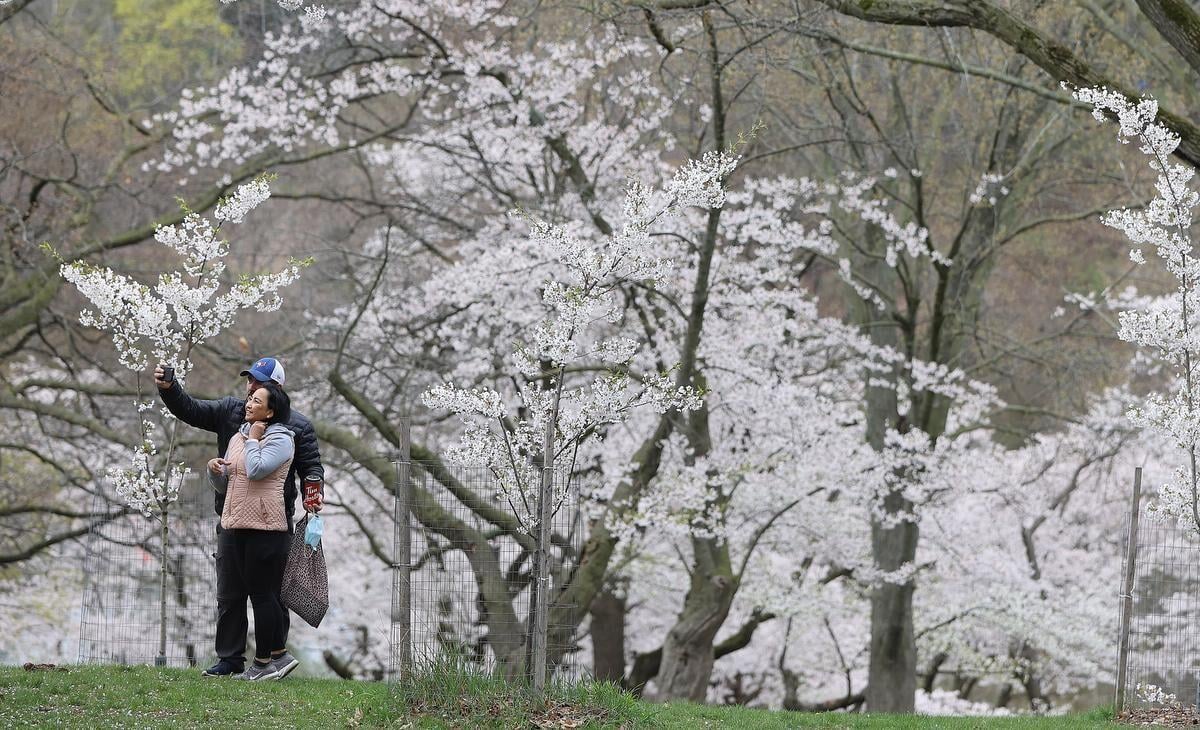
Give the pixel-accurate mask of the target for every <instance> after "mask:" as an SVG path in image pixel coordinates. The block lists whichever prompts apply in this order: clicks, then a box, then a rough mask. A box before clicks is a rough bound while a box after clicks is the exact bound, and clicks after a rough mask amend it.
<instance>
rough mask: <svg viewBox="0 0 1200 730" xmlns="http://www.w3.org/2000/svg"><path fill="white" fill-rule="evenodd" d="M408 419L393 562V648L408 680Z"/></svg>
mask: <svg viewBox="0 0 1200 730" xmlns="http://www.w3.org/2000/svg"><path fill="white" fill-rule="evenodd" d="M410 437H411V434H410V421H409V419H408V417H407V416H405V417H404V418H403V419H402V420H401V422H400V457H399V461H397V462H396V514H395V516H394V520H395V523H396V531H395V546H396V555H395V558H394V560H393V563H392V567H393V569H395V577H394V578H393V584H392V599H393V600H392V641H393V646H392V651H393V663H394V665H395V671H396V678H397V679H400V680H407V679H408V678H409V673H410V672H411V671H412V531H411V524H412V523H411V518H410V510H411V496H412V495H411V492H412V449H411V448H410V446H409V444H410Z"/></svg>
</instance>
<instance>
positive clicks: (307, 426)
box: [292, 413, 325, 484]
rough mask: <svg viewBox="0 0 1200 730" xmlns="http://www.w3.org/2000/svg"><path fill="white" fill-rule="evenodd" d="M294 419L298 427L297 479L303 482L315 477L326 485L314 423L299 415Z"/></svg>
mask: <svg viewBox="0 0 1200 730" xmlns="http://www.w3.org/2000/svg"><path fill="white" fill-rule="evenodd" d="M292 418H293V421H294V422H295V425H296V430H295V434H296V479H297V480H299V481H301V482H303V481H304V477H313V476H315V477H317V478H318V479H320V480H321V482H322V484H324V482H325V468H324V467H323V466H321V449H320V447H319V446H318V445H317V432H316V431H315V430H314V429H313V426H312V421H309V420H308V419H307V418H305V417H304V416H302V415H300V414H298V413H296V414H293V416H292Z"/></svg>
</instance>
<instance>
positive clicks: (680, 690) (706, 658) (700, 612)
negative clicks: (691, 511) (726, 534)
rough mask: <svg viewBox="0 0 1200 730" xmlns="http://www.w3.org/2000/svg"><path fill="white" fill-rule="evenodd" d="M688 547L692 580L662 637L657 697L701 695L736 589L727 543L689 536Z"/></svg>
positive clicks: (694, 697)
mask: <svg viewBox="0 0 1200 730" xmlns="http://www.w3.org/2000/svg"><path fill="white" fill-rule="evenodd" d="M692 547H693V551H694V553H695V555H694V557H693V562H694V568H693V572H692V584H691V587H690V588H689V589H688V593H687V597H686V598H684V601H683V610H682V611H681V612H680V614H679V618H678V619H677V620H676V621H675V625H674V626H672V627H671V630H670V632H668V633H667V640H666V641H665V642H663V653H662V665H661V666H660V667H659V671H658V678H657V679H656V680H655V684H656V686H657V690H658V691H657V692H656V694H655V697H656V699H658V700H673V699H682V700H692V701H693V702H703V701H704V698H705V696H706V695H707V693H708V680H709V678H710V677H711V676H712V668H713V661H714V653H713V640H714V639H715V638H716V636H717V631H719V630H720V628H721V625H722V624H724V623H725V618H726V617H727V616H728V615H729V606H730V604H732V603H733V596H734V594H736V593H737V581H736V580H735V579H734V577H733V572H732V570H731V568H730V561H729V548H728V546H726V545H725V544H724V543H721V542H718V541H717V540H714V539H712V538H706V539H700V538H694V539H693V540H692Z"/></svg>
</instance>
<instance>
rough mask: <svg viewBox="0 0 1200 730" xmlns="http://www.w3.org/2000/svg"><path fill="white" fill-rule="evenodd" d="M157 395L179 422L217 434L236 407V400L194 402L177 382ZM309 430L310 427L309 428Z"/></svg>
mask: <svg viewBox="0 0 1200 730" xmlns="http://www.w3.org/2000/svg"><path fill="white" fill-rule="evenodd" d="M158 395H159V397H160V398H162V401H163V404H164V405H166V407H167V410H169V411H170V412H171V414H172V415H174V416H175V417H176V418H178V419H179V420H181V421H183V422H184V423H186V424H187V425H189V426H192V427H193V428H202V429H204V430H205V431H212V432H213V433H219V432H220V430H221V426H222V424H223V423H224V422H225V421H226V420H227V419H228V416H227V414H228V413H229V411H230V409H231V408H233V407H235V406H236V400H237V399H236V398H230V397H226V398H222V399H221V400H196V399H195V398H193V397H192V396H190V395H188V393H187V391H185V390H184V389H183V386H182V385H180V384H179V383H178V382H174V383H171V387H170V388H167V389H166V390H159V391H158ZM309 428H310V429H311V428H312V427H311V426H309Z"/></svg>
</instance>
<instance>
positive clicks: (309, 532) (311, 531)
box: [304, 515, 325, 552]
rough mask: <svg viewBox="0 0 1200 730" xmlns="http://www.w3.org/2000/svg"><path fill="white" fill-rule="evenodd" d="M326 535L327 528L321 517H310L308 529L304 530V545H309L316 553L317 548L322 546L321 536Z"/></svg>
mask: <svg viewBox="0 0 1200 730" xmlns="http://www.w3.org/2000/svg"><path fill="white" fill-rule="evenodd" d="M324 533H325V526H324V525H323V524H322V523H321V517H320V515H310V516H309V518H308V527H307V528H305V530H304V544H305V545H308V546H309V547H310V548H312V549H313V551H314V552H315V551H316V549H317V546H318V545H320V544H321V535H322V534H324Z"/></svg>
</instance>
